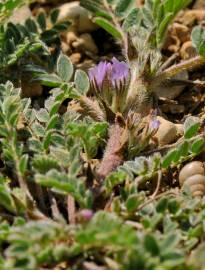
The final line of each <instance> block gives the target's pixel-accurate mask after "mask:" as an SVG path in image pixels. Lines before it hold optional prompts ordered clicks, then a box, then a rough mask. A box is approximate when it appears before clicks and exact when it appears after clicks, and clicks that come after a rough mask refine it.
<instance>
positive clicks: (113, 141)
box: [97, 123, 124, 180]
mask: <svg viewBox="0 0 205 270" xmlns="http://www.w3.org/2000/svg"><path fill="white" fill-rule="evenodd" d="M122 133H123V128H122V127H121V126H120V125H119V123H115V124H113V125H111V127H110V129H109V139H108V143H107V147H106V150H105V153H104V156H103V159H102V162H101V164H100V168H99V170H98V172H97V174H98V177H99V179H100V180H103V179H105V177H106V176H107V175H108V174H109V173H110V172H112V171H114V170H115V169H116V168H117V167H118V166H119V165H121V164H122V163H123V161H124V156H123V151H122V149H121V148H122V147H121V146H122V145H121V137H122Z"/></svg>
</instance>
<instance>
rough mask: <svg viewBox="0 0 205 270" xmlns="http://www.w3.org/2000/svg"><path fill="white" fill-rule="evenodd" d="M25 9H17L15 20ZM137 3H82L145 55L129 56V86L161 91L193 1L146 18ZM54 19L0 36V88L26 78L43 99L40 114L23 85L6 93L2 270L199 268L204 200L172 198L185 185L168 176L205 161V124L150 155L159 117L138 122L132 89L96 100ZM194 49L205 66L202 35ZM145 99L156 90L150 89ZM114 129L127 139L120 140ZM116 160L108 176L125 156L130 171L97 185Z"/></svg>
mask: <svg viewBox="0 0 205 270" xmlns="http://www.w3.org/2000/svg"><path fill="white" fill-rule="evenodd" d="M10 2H11V1H10ZM5 3H7V4H8V3H9V0H8V1H6V2H5ZM5 3H3V4H0V14H1V10H3V8H2V7H3V5H5ZM19 3H20V2H18V1H16V2H15V1H12V5H11V6H7V9H10V11H12V10H13V9H14V8H15V7H16V6H17V4H19ZM134 3H135V1H134V0H133V1H128V0H107V1H103V0H97V1H93V0H88V1H84V0H81V4H82V5H83V6H84V7H86V8H87V9H88V10H90V11H91V12H92V13H93V14H94V21H95V22H96V23H97V24H98V25H100V26H101V27H103V28H104V29H105V30H107V31H108V32H109V33H111V34H112V35H113V36H115V37H116V38H119V39H120V40H121V42H122V43H126V41H127V42H128V43H127V44H128V51H127V54H128V55H129V49H130V48H129V46H130V44H131V43H133V44H132V45H133V46H134V48H135V50H136V52H137V55H138V56H139V54H138V53H139V52H140V56H139V57H136V56H133V58H134V65H133V66H132V67H133V69H132V68H130V69H131V74H130V78H128V83H130V82H131V83H133V81H134V82H135V83H136V84H137V81H136V80H135V79H136V76H137V75H143V74H146V76H147V77H149V76H150V77H149V78H151V79H150V81H151V85H149V87H150V88H152V87H153V88H154V86H155V83H156V81H158V77H156V76H158V74H160V69H159V68H160V67H161V53H160V48H161V47H162V45H163V41H164V39H165V35H166V31H167V28H168V26H169V24H170V22H171V21H172V20H173V18H174V17H175V16H176V14H177V13H178V12H179V11H180V10H181V9H182V8H184V7H186V6H187V5H188V4H189V3H190V1H189V0H183V1H179V0H177V1H175V0H162V1H159V0H147V1H145V5H144V6H143V7H141V8H134ZM4 8H5V7H4ZM10 11H9V13H10ZM9 13H8V14H9ZM58 14H59V11H58V10H57V9H56V10H53V11H52V12H51V14H50V16H49V20H50V23H51V27H48V25H47V21H48V18H47V17H46V14H45V13H43V12H41V13H40V14H39V15H38V17H37V18H36V19H33V18H29V19H28V20H27V21H26V22H25V24H24V25H19V24H18V25H14V24H12V23H8V24H4V25H2V27H1V28H0V31H1V39H0V73H1V81H2V82H3V81H6V79H7V76H8V77H9V78H11V77H12V78H14V81H15V82H16V79H19V80H20V79H21V78H19V76H20V77H21V75H22V74H24V72H26V73H29V74H32V80H33V81H35V82H38V83H41V84H42V85H43V86H46V87H45V89H46V90H47V94H46V98H45V100H44V101H43V102H42V101H41V102H39V103H38V101H36V100H31V99H30V98H22V95H21V89H20V88H16V87H14V85H16V84H13V83H11V82H9V81H7V82H6V83H3V84H1V85H0V158H1V160H0V161H1V162H2V167H1V168H0V197H1V200H0V217H1V218H0V251H1V253H0V269H2V270H4V269H5V270H7V269H11V270H18V269H19V270H20V269H21V270H37V269H52V268H55V267H58V266H59V267H64V268H65V269H76V270H78V269H88V268H89V265H90V264H91V265H92V267H93V268H96V269H98V268H99V269H101V267H102V268H103V269H123V270H124V269H125V270H131V269H144V270H152V269H153V270H155V269H156V270H161V269H163V270H175V269H179V270H181V269H183V270H198V269H203V264H204V263H203V258H204V252H205V251H204V250H205V249H204V244H203V241H204V237H203V235H204V233H205V226H204V217H205V201H204V198H200V199H199V198H192V197H191V194H190V191H189V190H186V189H184V190H183V191H182V192H181V191H180V190H178V189H172V187H171V186H172V185H178V183H176V182H174V183H169V177H168V176H169V175H171V174H172V173H173V175H175V176H176V175H177V174H178V169H179V168H180V166H181V165H182V164H183V163H185V162H186V161H188V160H192V159H194V158H195V157H196V156H198V155H199V154H201V153H202V152H203V151H204V146H205V138H204V134H203V133H202V132H201V131H202V130H203V128H204V126H203V125H204V123H203V122H202V121H201V119H199V118H196V117H188V118H187V119H186V121H185V123H184V135H183V136H182V137H181V138H180V139H179V140H178V141H177V142H176V143H175V144H173V145H168V146H165V147H162V148H159V149H157V148H156V149H150V139H151V138H153V136H154V135H155V133H156V131H157V127H152V126H153V125H154V126H155V125H156V126H158V122H157V121H156V119H155V116H154V113H153V114H151V115H149V117H147V118H143V117H141V116H139V115H138V113H136V111H135V109H134V107H137V106H135V105H136V104H135V103H132V101H133V100H132V94H133V95H135V96H136V93H135V92H134V91H135V90H136V89H135V87H133V85H131V87H130V88H129V91H130V89H131V90H132V91H133V93H132V91H131V93H130V92H129V93H127V92H126V91H127V89H126V87H127V85H126V86H124V85H123V84H122V85H121V84H120V83H122V82H120V83H119V87H116V89H113V88H114V87H113V86H112V89H111V88H109V87H108V85H105V86H107V87H105V92H103V93H102V91H101V92H100V91H98V90H99V89H97V90H96V89H93V88H94V87H93V84H94V83H95V82H90V80H89V78H88V76H87V74H86V72H84V71H82V70H75V68H74V67H73V65H72V63H71V60H70V59H69V58H68V57H67V56H65V55H63V54H62V53H59V52H58V49H59V45H60V38H59V33H60V31H61V30H65V29H66V28H67V26H68V24H67V23H62V24H59V23H57V20H58ZM6 16H7V15H6ZM127 34H128V35H127ZM128 37H129V38H131V41H130V40H126V38H128ZM192 40H193V43H194V45H195V47H196V49H197V51H198V53H200V54H202V55H203V51H204V32H203V29H202V28H195V29H194V30H193V33H192ZM129 41H130V42H129ZM49 47H52V48H54V49H56V50H55V53H54V54H52V55H51V54H50V53H49V50H48V48H49ZM125 48H126V46H125ZM132 60H133V59H131V58H129V64H130V65H132V64H133V62H132ZM15 72H16V73H15ZM12 74H15V75H16V77H13V76H12ZM133 74H134V75H133ZM155 75H156V76H155ZM133 76H135V77H133ZM142 77H143V76H142ZM152 78H154V79H153V80H152ZM156 78H157V79H156ZM103 83H104V82H103ZM137 86H138V85H136V88H137ZM51 88H53V89H51ZM138 89H140V90H142V91H147V92H148V91H149V89H146V87H145V85H140V87H139V88H138ZM108 90H109V91H108ZM110 90H112V91H110ZM115 90H116V91H115ZM106 91H107V92H106ZM123 91H124V92H123ZM147 92H146V93H147ZM91 95H92V96H91ZM119 96H120V97H121V99H120V98H119ZM127 97H128V100H129V98H130V100H131V103H130V104H132V107H133V108H131V106H130V107H129V106H128V105H127V104H128V103H126V102H125V101H124V99H125V98H127ZM121 101H123V105H122V104H119V103H120V102H121ZM113 104H114V105H113ZM116 104H117V105H119V107H117V106H115V105H116ZM124 104H125V105H124ZM133 104H134V106H133ZM120 105H122V106H120ZM137 105H139V104H137ZM126 106H127V107H128V109H129V112H127V111H126V110H127V107H126ZM121 107H122V108H123V109H122V108H121ZM113 108H114V109H113ZM147 119H148V120H147ZM116 126H117V128H118V129H119V134H118V133H117V134H116V132H115V133H114V134H115V140H114V141H112V140H110V138H112V136H111V135H112V132H113V129H114V128H115V127H116ZM121 131H122V135H121V134H120V133H121ZM119 138H120V140H119V145H117V146H116V145H115V144H117V143H116V141H117V140H118V139H119ZM110 141H111V142H110ZM112 147H113V148H114V151H113V152H112V151H110V149H111V150H112ZM109 151H110V152H111V155H110V156H111V157H110V156H109V160H108V161H109V164H108V165H110V164H111V165H112V162H113V160H114V159H115V157H116V156H117V155H118V156H119V157H122V156H123V158H122V162H121V160H120V162H121V163H120V164H122V165H121V166H118V167H117V169H116V170H114V171H111V173H108V174H107V175H106V177H105V179H101V178H100V177H99V175H98V167H100V166H101V165H102V162H103V160H104V158H105V157H106V155H108V154H109ZM147 151H148V152H147ZM151 153H153V154H151ZM101 160H102V161H101ZM114 161H115V160H114ZM123 161H124V163H123ZM0 164H1V163H0ZM118 164H119V163H118ZM108 167H109V166H108ZM106 169H107V168H106V167H105V171H106ZM163 191H164V193H163Z"/></svg>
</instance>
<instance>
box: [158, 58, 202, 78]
mask: <svg viewBox="0 0 205 270" xmlns="http://www.w3.org/2000/svg"><path fill="white" fill-rule="evenodd" d="M204 64H205V57H204V56H201V55H200V56H196V57H193V58H191V59H189V60H186V61H183V62H181V63H179V64H177V65H173V66H171V67H170V68H167V69H165V70H164V71H162V72H160V73H159V74H158V75H157V77H156V79H155V80H159V79H160V80H165V79H169V78H171V77H173V76H175V75H177V74H178V73H180V72H182V71H183V70H186V71H192V70H193V69H195V68H198V67H200V66H203V65H204Z"/></svg>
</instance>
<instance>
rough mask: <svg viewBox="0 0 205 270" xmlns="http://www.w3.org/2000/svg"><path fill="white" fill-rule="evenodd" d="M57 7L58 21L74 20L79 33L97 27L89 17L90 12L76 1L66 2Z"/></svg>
mask: <svg viewBox="0 0 205 270" xmlns="http://www.w3.org/2000/svg"><path fill="white" fill-rule="evenodd" d="M59 9H60V13H59V18H58V21H59V22H62V21H66V20H69V21H71V22H74V24H75V25H76V26H77V29H78V32H79V33H84V32H91V31H93V30H95V29H96V28H97V26H96V25H95V24H94V23H93V22H92V21H91V19H90V13H89V12H88V11H87V10H86V9H84V8H83V7H81V6H80V3H79V2H78V1H76V2H71V3H66V4H64V5H62V6H60V7H59Z"/></svg>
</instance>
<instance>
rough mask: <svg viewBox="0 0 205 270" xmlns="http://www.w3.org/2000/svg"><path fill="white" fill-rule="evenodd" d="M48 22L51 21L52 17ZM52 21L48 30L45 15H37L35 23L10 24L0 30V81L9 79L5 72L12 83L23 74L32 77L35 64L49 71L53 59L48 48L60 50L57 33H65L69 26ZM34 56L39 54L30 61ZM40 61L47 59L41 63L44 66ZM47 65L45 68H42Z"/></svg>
mask: <svg viewBox="0 0 205 270" xmlns="http://www.w3.org/2000/svg"><path fill="white" fill-rule="evenodd" d="M56 18H57V14H56ZM50 20H51V21H52V14H51V15H50ZM53 21H54V24H52V25H51V27H50V26H47V24H46V15H45V14H44V13H40V14H39V15H38V17H37V19H36V20H34V19H33V18H28V19H27V20H26V21H25V23H24V24H17V25H14V24H13V23H11V22H9V23H8V24H5V25H2V26H1V27H0V37H1V38H0V80H1V81H2V80H3V79H5V78H8V77H9V76H8V69H9V72H10V74H11V75H12V77H14V80H18V79H19V76H21V72H22V71H24V72H34V73H35V72H36V68H35V65H36V64H37V65H38V66H40V65H41V67H42V68H43V69H50V68H51V66H52V61H53V59H52V57H51V56H50V53H49V49H48V46H53V45H54V44H56V45H55V46H57V45H58V46H60V39H59V33H60V32H61V31H64V30H66V29H67V27H68V25H69V23H68V22H64V23H58V22H56V20H53ZM36 52H38V57H34V59H32V57H33V55H34V54H35V53H36ZM41 57H44V58H45V59H46V61H45V59H44V64H43V62H42V60H41ZM28 60H29V61H28ZM46 62H47V64H45V63H46ZM31 63H32V65H31ZM28 64H29V65H28ZM27 65H28V66H27ZM16 67H18V68H16ZM20 67H21V68H20Z"/></svg>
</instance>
